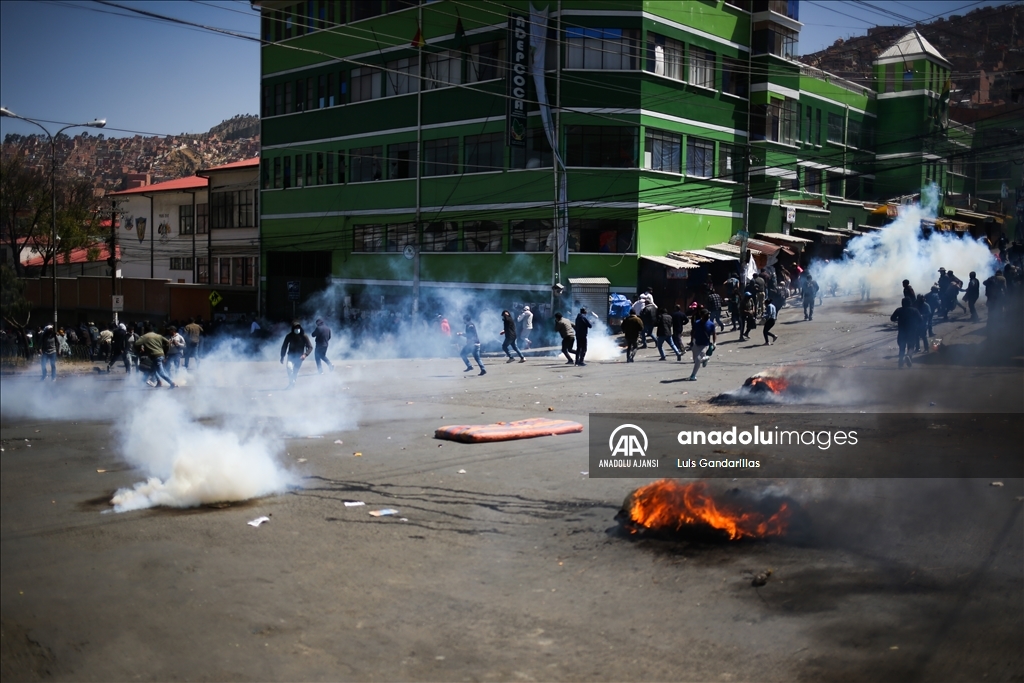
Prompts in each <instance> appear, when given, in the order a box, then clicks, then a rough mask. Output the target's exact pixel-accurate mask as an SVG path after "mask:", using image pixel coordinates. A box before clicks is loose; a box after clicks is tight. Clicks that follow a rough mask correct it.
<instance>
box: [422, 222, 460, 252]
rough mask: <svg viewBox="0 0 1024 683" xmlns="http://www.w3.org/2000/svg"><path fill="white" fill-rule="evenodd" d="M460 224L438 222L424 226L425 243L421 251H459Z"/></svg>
mask: <svg viewBox="0 0 1024 683" xmlns="http://www.w3.org/2000/svg"><path fill="white" fill-rule="evenodd" d="M458 250H459V224H458V223H456V222H454V221H438V222H434V223H427V224H426V225H424V226H423V242H422V245H421V246H420V251H458Z"/></svg>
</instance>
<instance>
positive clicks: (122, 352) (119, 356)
mask: <svg viewBox="0 0 1024 683" xmlns="http://www.w3.org/2000/svg"><path fill="white" fill-rule="evenodd" d="M113 332H114V336H113V338H112V339H111V340H110V359H109V360H108V361H107V372H110V368H112V367H114V363H116V362H117V361H121V362H122V363H124V371H125V372H131V370H130V368H131V366H129V365H128V346H127V344H126V343H125V342H126V341H127V339H128V329H127V328H126V327H125V326H124V323H121V324H115V325H114V329H113Z"/></svg>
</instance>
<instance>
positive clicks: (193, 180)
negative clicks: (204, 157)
mask: <svg viewBox="0 0 1024 683" xmlns="http://www.w3.org/2000/svg"><path fill="white" fill-rule="evenodd" d="M207 185H209V181H208V180H207V179H206V178H200V177H199V176H194V175H190V176H188V177H187V178H178V179H177V180H168V181H167V182H164V183H155V184H153V185H143V186H142V187H133V188H132V189H130V190H121V191H120V192H111V193H110V194H108V195H107V196H108V197H111V196H114V197H117V196H123V195H127V194H149V193H151V192H180V191H181V190H193V189H201V188H205V187H206V186H207Z"/></svg>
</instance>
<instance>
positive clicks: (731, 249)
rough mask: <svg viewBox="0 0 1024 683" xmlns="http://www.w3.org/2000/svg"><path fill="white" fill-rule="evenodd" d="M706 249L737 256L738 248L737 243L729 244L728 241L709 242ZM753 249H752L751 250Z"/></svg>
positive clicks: (738, 253)
mask: <svg viewBox="0 0 1024 683" xmlns="http://www.w3.org/2000/svg"><path fill="white" fill-rule="evenodd" d="M707 249H708V251H712V252H718V253H719V254H728V255H730V256H733V255H735V256H739V255H740V248H739V245H736V244H729V243H728V242H722V243H720V244H709V245H708V247H707ZM751 251H753V250H751Z"/></svg>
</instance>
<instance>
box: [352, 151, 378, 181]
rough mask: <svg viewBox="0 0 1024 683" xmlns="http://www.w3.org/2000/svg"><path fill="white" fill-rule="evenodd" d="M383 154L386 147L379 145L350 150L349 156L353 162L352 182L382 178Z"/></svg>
mask: <svg viewBox="0 0 1024 683" xmlns="http://www.w3.org/2000/svg"><path fill="white" fill-rule="evenodd" d="M383 154H384V148H383V147H381V146H379V145H378V146H377V147H360V148H359V149H351V150H349V152H348V156H349V159H350V160H351V163H352V171H351V173H350V174H349V175H350V182H353V183H365V182H368V181H371V180H380V179H381V167H380V158H381V156H382V155H383Z"/></svg>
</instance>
